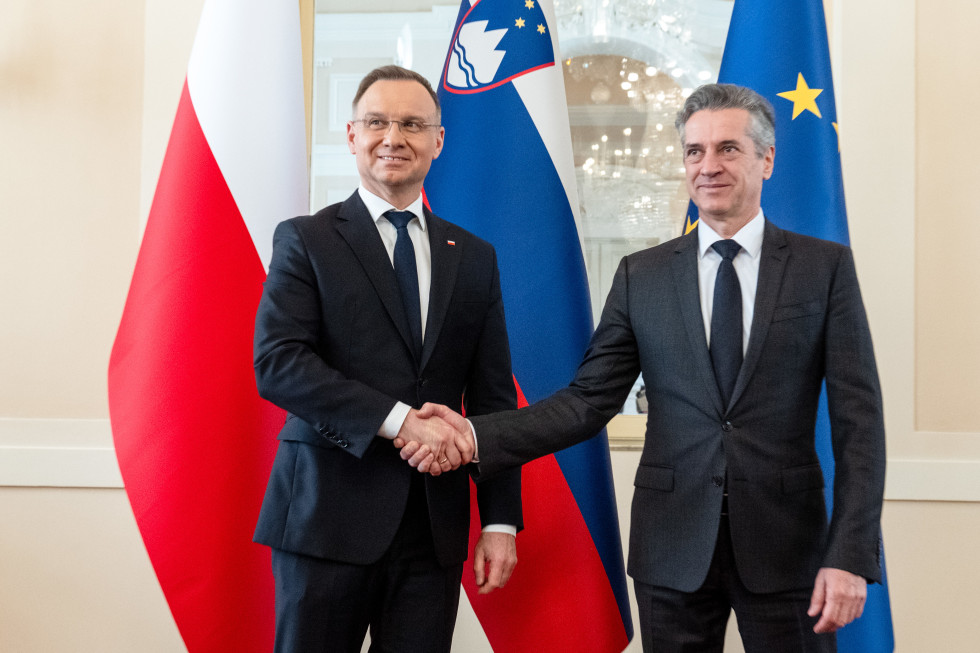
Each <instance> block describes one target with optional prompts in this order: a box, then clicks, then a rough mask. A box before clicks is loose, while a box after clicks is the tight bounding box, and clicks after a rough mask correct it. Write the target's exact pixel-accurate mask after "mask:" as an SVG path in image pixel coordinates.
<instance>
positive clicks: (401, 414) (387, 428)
mask: <svg viewBox="0 0 980 653" xmlns="http://www.w3.org/2000/svg"><path fill="white" fill-rule="evenodd" d="M411 410H412V407H411V406H409V405H408V404H403V403H402V402H400V401H399V402H398V403H396V404H395V407H394V408H392V409H391V412H390V413H388V417H386V418H385V421H384V422H382V424H381V428H380V429H378V435H380V436H381V437H383V438H387V439H389V440H394V439H395V438H397V437H398V432H399V431H401V430H402V424H404V423H405V418H407V417H408V413H409V411H411Z"/></svg>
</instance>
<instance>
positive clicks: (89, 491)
mask: <svg viewBox="0 0 980 653" xmlns="http://www.w3.org/2000/svg"><path fill="white" fill-rule="evenodd" d="M449 1H450V0H447V2H449ZM202 3H203V0H169V1H167V0H145V1H144V2H132V1H123V0H92V1H90V2H86V3H77V2H74V3H70V2H57V1H55V2H40V3H39V2H30V1H29V0H5V1H4V2H3V3H0V211H2V213H0V225H2V232H0V233H2V237H0V306H3V311H2V313H0V315H2V317H0V370H2V372H0V523H2V524H3V533H4V536H3V537H2V538H0V579H2V582H0V650H3V651H18V652H24V653H30V652H32V651H39V652H40V651H45V652H48V651H93V652H95V651H98V652H99V653H104V652H105V653H112V652H115V651H119V652H129V651H133V650H140V651H161V652H162V651H168V652H169V651H180V650H182V645H181V643H180V639H179V635H178V634H177V631H176V628H175V626H174V625H173V622H172V620H171V618H170V616H169V613H168V611H167V608H166V604H165V601H164V599H163V597H162V594H161V593H160V590H159V588H158V586H157V585H156V583H155V580H154V577H153V575H152V569H151V568H150V565H149V562H148V561H147V559H146V556H145V553H144V551H143V549H142V548H141V545H140V540H139V535H138V532H137V530H136V527H135V525H134V524H133V521H132V516H131V513H130V511H129V507H128V504H127V502H126V500H125V494H124V492H123V491H122V490H120V489H118V488H114V489H113V486H115V485H118V475H117V474H116V475H115V476H114V475H113V472H114V469H108V470H107V471H105V472H101V471H100V472H98V473H93V472H92V470H93V469H97V468H98V465H100V464H101V465H108V467H109V468H112V467H113V465H112V462H111V449H110V446H111V440H110V439H109V435H108V430H107V422H106V418H107V402H106V396H105V386H106V382H105V373H106V366H107V361H108V354H109V349H110V347H111V343H112V339H113V337H114V334H115V329H116V326H117V324H118V320H119V316H120V314H121V312H122V306H123V302H124V299H125V293H126V289H127V286H128V281H129V276H130V274H131V272H132V268H133V263H134V261H135V256H136V252H137V248H138V243H139V235H140V231H141V226H142V224H143V220H144V219H145V216H146V214H147V212H148V209H149V203H150V200H151V198H152V192H153V185H154V183H155V179H156V175H157V173H158V171H159V167H160V162H161V160H162V157H163V152H164V148H165V147H166V142H167V138H168V136H169V131H170V125H171V122H172V120H173V115H174V110H175V108H176V105H177V99H178V95H179V92H180V87H181V85H182V84H183V77H184V73H185V70H186V63H187V57H188V54H189V50H190V45H191V42H192V40H193V35H194V30H195V28H196V23H197V17H198V13H199V11H200V7H201V5H202ZM308 4H309V3H308V2H307V5H308ZM830 4H832V9H833V11H831V12H830V14H829V16H830V18H831V25H830V31H831V44H832V57H833V58H834V62H835V75H836V83H837V97H838V102H839V107H838V109H839V111H838V113H839V117H840V122H841V142H842V157H843V163H844V174H845V184H846V190H847V197H848V207H849V213H850V226H851V233H852V241H853V244H854V247H855V252H856V257H857V262H858V270H859V274H860V278H861V283H862V287H863V289H864V292H865V298H866V303H867V305H868V311H869V315H870V319H871V322H872V330H873V333H874V338H875V346H876V349H877V352H878V358H879V365H880V369H881V375H882V382H883V386H884V393H885V403H886V420H887V426H888V432H889V478H888V489H887V498H888V501H887V502H886V505H885V514H884V519H883V529H884V534H885V543H886V552H887V559H888V572H889V576H890V581H891V596H892V604H893V613H894V617H895V622H896V623H895V628H896V638H897V641H898V647H899V650H900V651H933V650H942V651H951V652H956V651H972V650H974V649H975V648H976V641H977V636H978V634H980V626H978V625H977V620H976V618H975V615H974V614H973V613H974V612H975V608H976V605H977V603H976V600H975V598H974V591H975V588H976V587H977V586H980V565H978V564H977V563H976V561H975V548H976V545H975V543H976V542H977V541H978V540H980V416H978V414H977V413H974V412H973V411H972V408H973V404H974V403H975V401H976V398H977V397H980V345H978V344H977V343H978V340H977V337H976V335H975V333H976V331H977V327H978V326H980V269H978V267H977V266H976V265H975V264H974V263H973V260H974V252H975V251H976V250H977V247H978V245H980V226H978V225H980V220H977V215H978V213H980V203H978V201H977V199H976V196H975V193H974V192H973V186H975V183H974V182H973V177H974V176H976V174H977V173H978V172H980V166H978V164H977V163H976V160H975V157H973V156H972V155H971V152H970V150H969V144H970V143H972V142H974V141H973V139H972V136H971V134H972V133H973V132H976V131H978V130H980V127H978V126H977V122H976V121H974V120H970V118H971V117H972V116H970V115H969V114H968V113H967V112H968V111H970V109H971V108H972V107H973V106H975V105H976V104H977V102H976V101H975V100H977V99H978V98H977V97H976V96H977V94H978V93H980V91H977V90H976V88H975V87H974V86H973V85H971V83H970V80H972V78H973V77H974V76H975V73H974V71H973V67H974V65H973V62H975V61H976V60H978V58H980V40H978V39H976V38H973V34H972V32H971V27H972V26H974V25H977V24H980V8H978V7H977V6H976V5H975V4H969V3H960V2H957V1H956V0H933V1H932V2H929V3H925V2H915V1H914V0H897V1H895V2H891V3H887V11H884V10H883V6H884V5H883V4H882V3H881V2H879V1H876V0H835V1H834V2H832V3H830ZM954 88H955V89H956V91H955V95H953V97H955V101H953V102H949V103H946V102H944V99H945V96H946V93H944V91H946V90H947V89H954ZM618 428H620V430H623V429H624V428H625V430H627V431H628V430H629V429H630V428H631V427H630V426H629V425H628V424H626V425H618ZM613 459H614V465H615V474H616V483H617V488H618V491H619V495H620V504H621V506H623V507H622V508H621V511H620V515H621V517H622V518H624V520H625V518H626V517H627V516H628V511H627V510H626V509H625V507H626V506H627V505H628V501H629V496H630V494H631V490H632V469H633V468H634V466H635V462H636V454H635V453H631V452H616V453H614V456H613ZM106 461H108V463H107V462H106ZM106 479H108V480H106ZM36 485H50V486H64V487H31V486H36ZM100 485H102V486H108V487H109V489H98V486H100ZM626 527H627V524H626V523H625V521H624V523H623V528H624V530H625V528H626ZM476 628H477V627H476V625H475V622H474V621H473V619H472V616H471V615H469V614H468V613H465V610H464V615H463V617H462V618H461V621H460V628H459V630H460V634H459V637H460V639H459V641H460V642H463V643H462V644H460V646H459V647H458V649H459V650H466V651H467V653H469V652H470V651H480V650H481V649H480V644H479V641H480V638H479V636H478V633H477V632H476ZM630 650H638V649H637V647H636V646H634V647H631V649H630Z"/></svg>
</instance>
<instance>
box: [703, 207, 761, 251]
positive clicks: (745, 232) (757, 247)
mask: <svg viewBox="0 0 980 653" xmlns="http://www.w3.org/2000/svg"><path fill="white" fill-rule="evenodd" d="M765 226H766V221H765V218H764V217H763V215H762V209H759V212H758V213H757V214H756V216H755V217H754V218H752V219H751V220H749V221H748V222H747V223H746V224H745V226H744V227H742V228H741V229H739V230H738V233H736V234H735V235H734V236H732V240H735V241H737V242H738V244H739V245H741V246H742V249H743V250H745V253H746V254H748V255H749V256H750V257H751V258H755V257H757V256H758V255H759V254H760V253H761V252H762V234H763V232H764V231H765ZM719 240H723V239H722V237H721V236H719V235H718V233H717V232H715V230H714V229H712V228H711V227H709V226H708V223H707V222H705V221H704V220H698V258H704V256H705V254H706V253H707V252H708V249H710V248H711V246H712V245H713V244H714V243H715V242H717V241H719Z"/></svg>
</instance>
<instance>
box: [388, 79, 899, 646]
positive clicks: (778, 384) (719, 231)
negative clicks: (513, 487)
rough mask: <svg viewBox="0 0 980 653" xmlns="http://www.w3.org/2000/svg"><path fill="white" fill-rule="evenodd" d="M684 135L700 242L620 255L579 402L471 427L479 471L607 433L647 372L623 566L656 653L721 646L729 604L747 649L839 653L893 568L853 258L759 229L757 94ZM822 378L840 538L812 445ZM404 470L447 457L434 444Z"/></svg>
mask: <svg viewBox="0 0 980 653" xmlns="http://www.w3.org/2000/svg"><path fill="white" fill-rule="evenodd" d="M677 128H678V130H679V131H680V136H681V142H682V143H683V147H684V166H685V169H686V177H687V187H688V191H689V192H690V195H691V198H692V199H693V201H694V202H695V204H697V206H698V209H699V211H700V218H701V220H700V223H699V225H698V228H697V230H695V231H692V232H691V233H689V234H687V235H685V236H682V237H680V238H678V239H676V240H673V241H670V242H668V243H665V244H663V245H660V246H658V247H654V248H651V249H648V250H645V251H642V252H638V253H636V254H632V255H630V256H627V257H626V258H624V259H623V261H622V262H621V264H620V266H619V270H618V271H617V273H616V277H615V280H614V282H613V285H612V290H611V291H610V293H609V297H608V299H607V300H606V305H605V308H604V309H603V313H602V318H601V320H600V323H599V326H598V328H597V329H596V332H595V334H594V336H593V338H592V341H591V343H590V346H589V349H588V351H587V352H586V354H585V358H584V360H583V361H582V364H581V366H580V367H579V369H578V372H577V373H576V375H575V379H574V380H573V381H572V382H571V384H570V385H569V386H568V387H567V388H565V389H563V390H561V391H559V392H557V393H556V394H554V395H553V396H551V397H549V398H547V399H545V400H543V401H540V402H538V403H536V404H534V405H533V406H530V407H528V408H527V409H524V410H521V411H516V412H515V411H510V412H504V413H497V414H494V415H486V416H481V417H474V418H473V419H472V425H473V427H474V428H475V433H476V435H477V438H478V442H477V444H478V445H479V447H478V451H477V453H478V458H479V461H480V462H479V471H480V477H481V478H492V477H493V476H494V475H495V474H497V473H499V472H500V471H502V470H505V469H508V468H510V467H512V466H514V465H519V464H522V463H524V462H527V461H529V460H531V459H533V458H536V457H538V456H542V455H545V454H547V453H549V452H553V451H556V450H559V449H562V448H565V447H568V446H570V445H573V444H575V443H577V442H581V441H583V440H585V439H587V438H589V437H592V436H593V435H594V434H595V433H596V432H597V431H598V430H599V429H600V428H601V427H602V426H603V425H605V423H606V422H607V421H608V420H609V419H611V418H612V416H614V415H615V414H616V412H617V411H618V409H619V407H620V406H621V405H622V403H623V401H624V400H625V399H626V397H627V395H628V393H629V390H630V387H631V386H632V384H633V382H634V380H635V378H636V376H637V374H638V373H642V374H643V380H644V383H645V385H646V392H647V397H648V400H649V414H648V417H647V425H646V439H645V444H644V448H643V453H642V455H641V457H640V464H639V468H638V469H637V472H636V477H635V482H634V485H635V492H634V496H633V509H632V517H631V521H632V523H631V535H630V550H629V565H628V566H629V573H630V575H631V576H632V577H633V579H634V582H635V588H636V595H637V601H638V604H639V613H640V628H641V633H642V636H643V648H644V651H656V652H658V653H659V652H662V651H678V652H679V651H698V652H703V651H720V650H721V648H722V646H723V640H724V632H725V627H726V623H727V620H728V617H729V614H730V612H731V610H732V609H733V608H734V611H735V614H736V618H737V620H738V626H739V631H740V633H741V636H742V641H743V642H744V645H745V648H746V650H747V651H749V652H759V651H766V652H767V653H768V652H772V651H834V650H835V649H836V636H835V634H834V631H836V630H837V629H839V628H840V627H842V626H844V625H846V624H847V623H849V622H851V621H852V620H854V619H855V618H857V617H858V616H860V614H861V612H862V610H863V607H864V600H865V597H866V592H867V587H866V584H867V583H868V582H876V581H879V580H880V573H881V572H880V566H879V550H880V547H879V530H880V523H879V522H880V516H881V505H882V495H883V487H884V474H885V438H884V424H883V418H882V407H881V393H880V389H879V384H878V375H877V370H876V366H875V361H874V354H873V351H872V346H871V335H870V332H869V329H868V324H867V319H866V316H865V311H864V306H863V304H862V301H861V295H860V291H859V289H858V283H857V277H856V275H855V269H854V263H853V259H852V257H851V252H850V250H849V249H848V248H847V247H844V246H842V245H838V244H835V243H831V242H827V241H822V240H818V239H814V238H809V237H806V236H801V235H799V234H795V233H791V232H788V231H784V230H782V229H779V228H778V227H776V226H775V225H774V224H773V223H772V222H770V221H769V220H768V219H766V218H765V217H764V216H763V214H762V210H761V194H762V185H763V182H764V180H766V179H768V178H769V177H770V176H771V174H772V171H773V163H774V158H775V128H774V117H773V111H772V107H771V106H770V105H769V103H768V102H767V101H766V100H765V99H764V98H762V97H761V96H759V95H758V94H757V93H755V92H754V91H751V90H749V89H746V88H742V87H738V86H732V85H717V84H710V85H706V86H703V87H701V88H699V89H698V90H696V91H695V92H694V93H693V94H692V95H691V96H690V97H689V98H688V100H687V101H686V103H685V105H684V108H683V110H682V111H681V113H680V114H679V116H678V119H677ZM800 201H801V202H805V201H806V198H800ZM776 217H777V218H778V216H776ZM716 241H721V242H720V243H717V244H716ZM732 343H734V345H733V344H732ZM726 345H727V346H728V347H727V349H728V351H725V349H726ZM824 381H826V387H827V397H828V402H829V409H830V420H831V427H832V440H833V450H834V457H835V460H836V480H835V483H834V494H833V497H834V504H833V506H834V510H833V517H832V519H831V520H830V523H829V526H828V522H827V512H826V508H825V505H824V495H823V475H822V473H821V468H820V464H819V461H818V459H817V454H816V451H815V445H814V428H815V422H816V415H817V405H818V399H819V396H820V391H821V384H822V383H823V382H824ZM427 414H438V415H440V416H441V417H443V418H445V419H447V420H454V423H455V425H456V427H457V429H459V430H460V431H461V433H465V432H467V430H468V429H467V426H468V425H467V424H466V423H465V421H464V420H462V418H459V417H458V416H455V417H454V416H453V414H452V413H451V411H448V410H446V409H444V408H440V407H434V406H426V407H423V410H422V415H427ZM396 444H402V443H400V442H396ZM402 457H403V458H406V459H408V460H409V462H410V463H411V464H413V465H416V466H418V467H419V468H420V469H421V470H423V471H424V470H427V469H429V466H430V465H431V464H432V463H433V460H432V458H431V457H430V456H429V453H428V452H427V451H426V449H425V447H424V446H422V445H419V444H410V445H408V446H406V447H405V448H403V449H402Z"/></svg>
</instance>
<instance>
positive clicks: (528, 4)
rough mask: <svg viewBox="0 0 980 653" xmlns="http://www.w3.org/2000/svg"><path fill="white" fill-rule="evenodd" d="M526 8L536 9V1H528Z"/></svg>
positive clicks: (525, 4) (525, 3)
mask: <svg viewBox="0 0 980 653" xmlns="http://www.w3.org/2000/svg"><path fill="white" fill-rule="evenodd" d="M524 6H525V7H527V8H528V9H534V0H526V1H525V2H524Z"/></svg>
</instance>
